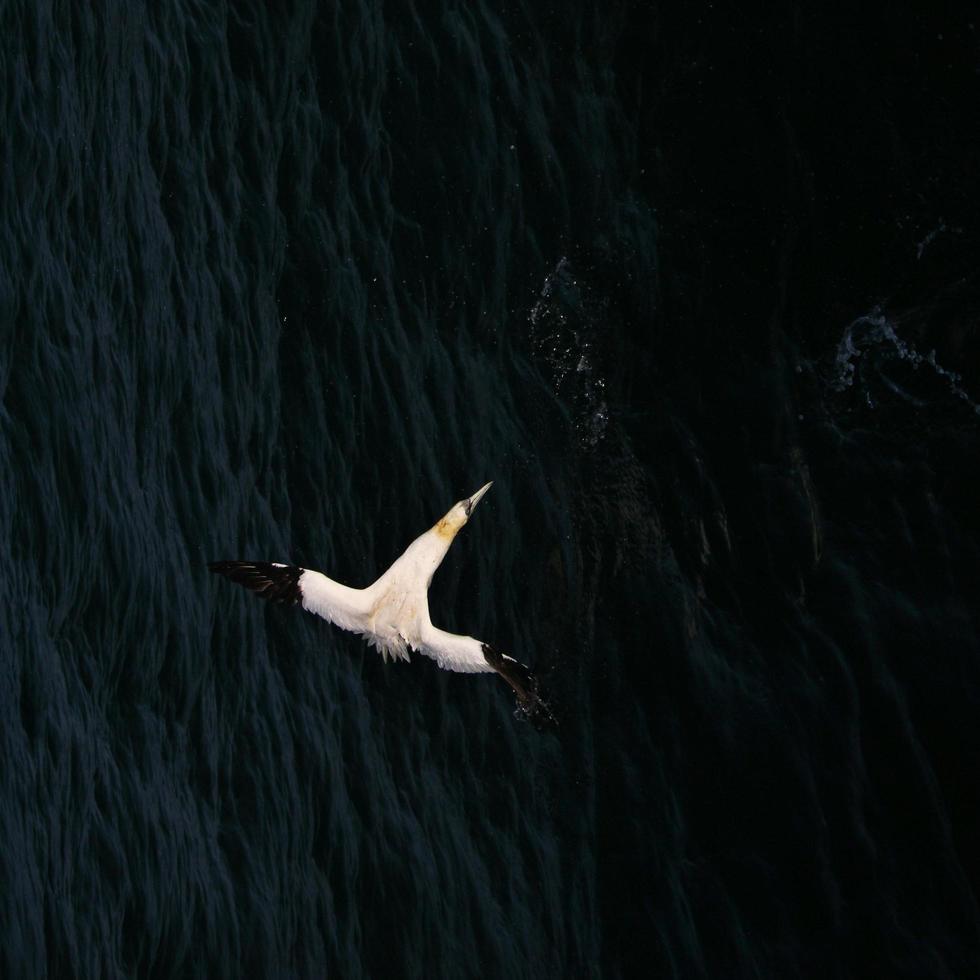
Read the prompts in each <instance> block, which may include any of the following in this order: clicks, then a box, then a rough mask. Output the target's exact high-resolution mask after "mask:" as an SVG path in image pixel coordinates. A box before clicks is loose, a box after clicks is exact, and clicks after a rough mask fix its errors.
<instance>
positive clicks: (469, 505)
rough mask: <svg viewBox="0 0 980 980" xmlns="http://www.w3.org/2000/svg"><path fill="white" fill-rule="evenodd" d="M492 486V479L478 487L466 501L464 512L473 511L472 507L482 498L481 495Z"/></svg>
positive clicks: (469, 512)
mask: <svg viewBox="0 0 980 980" xmlns="http://www.w3.org/2000/svg"><path fill="white" fill-rule="evenodd" d="M492 486H493V480H491V481H490V482H489V483H487V484H485V485H484V486H482V487H480V489H479V490H477V491H476V493H475V494H473V496H472V497H470V499H469V500H467V501H466V513H467V515H469V514H471V513H473V508H474V507H475V506H476V505H477V504H478V503H479V502H480V501H481V500H482V499H483V495H484V494H485V493H486V492H487V491H488V490H489V489H490V488H491V487H492Z"/></svg>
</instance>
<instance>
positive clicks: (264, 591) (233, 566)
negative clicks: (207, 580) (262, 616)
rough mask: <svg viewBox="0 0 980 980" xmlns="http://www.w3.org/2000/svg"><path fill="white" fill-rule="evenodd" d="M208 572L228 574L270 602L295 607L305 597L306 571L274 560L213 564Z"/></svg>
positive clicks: (210, 563)
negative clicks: (304, 572) (301, 578)
mask: <svg viewBox="0 0 980 980" xmlns="http://www.w3.org/2000/svg"><path fill="white" fill-rule="evenodd" d="M208 571H211V572H214V573H215V574H216V575H224V576H225V578H227V579H230V580H231V581H232V582H235V583H236V584H238V585H241V586H244V587H245V588H246V589H249V590H251V591H252V592H254V593H255V594H256V595H258V596H261V597H262V598H263V599H268V600H269V601H270V602H283V603H287V604H288V605H295V604H296V603H297V602H299V601H300V599H302V598H303V590H302V589H301V588H300V584H299V579H300V576H301V575H302V574H303V569H302V568H299V567H297V566H296V565H277V564H275V563H274V562H270V561H211V562H208Z"/></svg>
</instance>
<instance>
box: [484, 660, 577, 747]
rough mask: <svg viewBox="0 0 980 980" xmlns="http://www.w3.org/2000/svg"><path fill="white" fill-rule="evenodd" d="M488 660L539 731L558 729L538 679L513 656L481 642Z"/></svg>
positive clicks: (521, 711) (520, 708) (519, 707)
mask: <svg viewBox="0 0 980 980" xmlns="http://www.w3.org/2000/svg"><path fill="white" fill-rule="evenodd" d="M481 646H482V648H483V656H484V658H485V659H486V662H487V663H488V664H489V665H490V666H491V667H493V669H494V670H495V671H496V672H497V673H498V674H500V676H501V677H502V678H503V679H504V680H505V681H506V682H507V683H508V684H509V685H510V686H511V688H513V690H514V693H515V694H516V695H517V709H518V711H519V712H520V713H521V715H523V717H525V718H527V720H528V721H529V722H531V724H532V725H533V726H534V728H535V729H536V730H537V731H539V732H545V731H552V732H553V731H557V729H558V719H557V718H555V716H554V714H553V712H552V710H551V707H550V706H549V704H548V702H547V701H545V699H544V698H543V697H542V692H541V688H540V685H539V684H538V679H537V678H536V677H535V676H534V674H532V673H531V671H530V670H529V669H528V668H527V667H525V666H524V664H522V663H520V662H519V661H517V660H514V658H513V657H508V656H507V655H506V654H503V653H499V652H498V651H496V650H494V648H493V647H492V646H490V644H489V643H483V644H481Z"/></svg>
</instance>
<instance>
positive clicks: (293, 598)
mask: <svg viewBox="0 0 980 980" xmlns="http://www.w3.org/2000/svg"><path fill="white" fill-rule="evenodd" d="M208 568H209V569H210V570H211V571H212V572H216V573H217V574H219V575H224V576H225V577H226V578H229V579H231V580H232V582H237V583H238V584H239V585H243V586H244V587H245V588H246V589H251V590H252V592H254V593H256V595H259V596H261V597H262V598H263V599H268V600H269V601H270V602H282V603H286V604H288V605H296V603H302V605H303V608H304V609H306V610H308V611H309V612H311V613H316V615H317V616H322V617H323V618H324V619H325V620H327V621H328V622H331V623H333V624H334V625H335V626H339V627H340V628H341V629H345V630H351V631H352V632H355V633H363V632H366V631H367V617H368V614H369V613H370V599H369V598H368V596H367V594H366V591H365V590H364V589H351V588H348V587H347V586H346V585H341V584H340V583H339V582H335V581H334V580H333V579H330V578H327V576H326V575H323V574H321V573H320V572H314V571H312V570H311V569H309V568H300V567H299V566H297V565H280V564H279V563H278V562H273V561H213V562H211V563H210V564H209V565H208Z"/></svg>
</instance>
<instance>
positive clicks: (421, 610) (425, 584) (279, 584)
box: [208, 481, 557, 729]
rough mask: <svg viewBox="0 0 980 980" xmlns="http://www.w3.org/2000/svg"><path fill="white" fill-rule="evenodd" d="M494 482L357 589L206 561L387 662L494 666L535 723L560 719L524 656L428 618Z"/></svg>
mask: <svg viewBox="0 0 980 980" xmlns="http://www.w3.org/2000/svg"><path fill="white" fill-rule="evenodd" d="M491 486H492V481H491V483H487V484H486V485H485V486H482V487H480V489H479V490H477V491H476V493H474V494H473V495H472V496H471V497H467V498H465V499H464V500H460V501H459V502H458V503H456V504H454V505H453V506H452V507H451V508H450V509H449V511H448V512H447V513H446V515H445V517H443V518H442V519H441V520H439V521H438V522H437V523H436V524H434V525H433V526H432V527H431V528H429V530H428V531H426V532H425V534H422V535H420V536H419V537H417V538H416V539H415V540H414V541H413V542H412V543H411V544H410V545H409V546H408V547H407V548H406V549H405V551H404V552H403V553H402V555H401V557H399V558H397V559H396V560H395V562H394V563H393V564H392V565H391V567H390V568H389V569H388V571H386V572H385V573H384V574H383V575H382V576H381V577H380V578H379V579H378V580H377V581H376V582H375V583H374V584H373V585H369V586H368V587H367V588H365V589H352V588H350V587H348V586H346V585H341V584H340V583H339V582H335V581H334V580H333V579H330V578H327V576H326V575H323V574H322V573H321V572H315V571H313V570H312V569H309V568H300V567H299V566H297V565H286V564H280V563H279V562H267V561H215V562H210V563H209V564H208V568H209V569H210V570H211V571H212V572H216V573H217V574H219V575H224V576H226V577H227V578H229V579H231V581H232V582H237V583H238V584H239V585H243V586H244V587H245V588H246V589H251V590H252V591H253V592H255V593H256V594H258V595H260V596H261V597H262V598H263V599H269V600H270V601H272V602H279V603H287V604H289V605H295V604H296V603H300V604H301V605H302V606H303V608H304V609H306V610H308V611H309V612H311V613H316V615H318V616H322V617H323V618H324V619H325V620H327V621H328V622H330V623H333V624H334V625H335V626H339V627H340V628H341V629H344V630H350V631H351V632H353V633H360V634H361V635H362V636H364V638H365V639H366V640H367V642H368V644H369V645H371V646H373V647H375V648H376V649H377V650H378V651H380V653H381V656H382V658H383V659H384V660H385V661H386V662H387V661H388V659H389V658H390V659H391V660H408V659H409V650H414V651H415V652H417V653H421V654H424V655H425V656H426V657H431V658H432V659H433V660H434V661H435V662H436V663H437V664H438V665H439V666H440V667H442V668H443V669H445V670H455V671H459V672H461V673H491V672H496V673H498V674H499V675H500V676H501V677H502V678H503V679H504V680H505V681H506V682H507V683H508V684H509V685H510V686H511V687H512V688H513V689H514V693H515V694H516V695H517V703H518V706H519V708H520V709H521V711H522V712H523V713H524V714H525V715H526V716H527V717H528V718H529V719H530V720H531V721H532V722H533V723H534V725H535V727H536V728H539V729H541V728H545V727H555V726H556V725H557V722H556V721H555V718H554V716H553V715H552V713H551V710H550V709H549V707H548V706H547V704H546V703H545V702H544V701H543V700H542V699H541V697H540V696H539V693H538V683H537V680H536V678H535V677H534V675H533V674H532V673H531V671H530V670H528V668H527V667H525V666H524V664H522V663H520V662H519V661H517V660H515V659H514V658H513V657H509V656H507V655H506V654H503V653H498V652H497V651H496V650H494V649H493V647H491V646H490V644H489V643H484V642H482V641H481V640H475V639H473V637H472V636H459V635H457V634H456V633H447V632H445V631H444V630H441V629H439V628H438V627H437V626H433V625H432V620H431V619H430V618H429V597H428V592H429V585H430V584H431V583H432V576H433V575H434V574H435V571H436V569H437V568H438V567H439V566H440V565H441V564H442V560H443V558H445V557H446V553H447V552H448V551H449V546H450V545H451V544H452V543H453V540H454V538H455V537H456V535H457V534H458V533H459V532H460V531H461V530H462V529H463V527H465V525H466V522H467V521H468V520H469V519H470V514H472V513H473V508H474V507H476V505H477V504H478V503H479V502H480V501H481V500H482V499H483V495H484V494H485V493H486V492H487V491H488V490H489V489H490V487H491Z"/></svg>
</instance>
